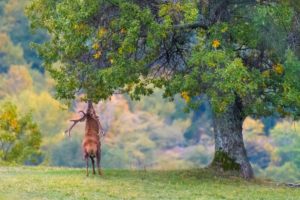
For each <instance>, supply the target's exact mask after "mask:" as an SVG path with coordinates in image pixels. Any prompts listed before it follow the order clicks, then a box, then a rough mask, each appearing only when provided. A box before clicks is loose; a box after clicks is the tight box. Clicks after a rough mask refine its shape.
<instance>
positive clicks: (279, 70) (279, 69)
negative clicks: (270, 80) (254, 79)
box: [273, 64, 284, 75]
mask: <svg viewBox="0 0 300 200" xmlns="http://www.w3.org/2000/svg"><path fill="white" fill-rule="evenodd" d="M273 70H274V71H275V72H276V74H278V75H281V74H283V72H284V67H283V66H282V65H281V64H276V65H274V66H273Z"/></svg>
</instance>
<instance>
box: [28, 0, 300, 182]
mask: <svg viewBox="0 0 300 200" xmlns="http://www.w3.org/2000/svg"><path fill="white" fill-rule="evenodd" d="M27 14H28V16H29V18H30V20H31V25H32V27H33V28H42V29H46V30H47V31H48V33H49V35H50V36H51V39H50V40H49V41H47V42H46V43H44V44H42V45H36V47H37V48H38V50H39V52H40V54H41V55H42V56H43V57H44V60H45V66H46V69H47V70H48V71H49V72H50V73H51V74H52V76H53V77H54V78H55V79H56V81H57V88H56V89H57V96H58V97H59V98H62V99H73V98H75V96H76V95H77V94H79V93H80V94H85V96H86V98H87V99H92V100H93V101H95V102H96V101H98V100H100V99H107V98H109V97H110V96H111V95H113V94H114V93H116V92H117V93H128V94H130V96H131V97H132V98H133V99H139V97H140V96H141V95H149V94H151V93H152V92H153V88H154V87H159V88H163V89H164V91H165V93H164V96H165V97H166V98H169V99H172V98H173V96H174V95H176V94H181V96H182V97H183V98H185V99H186V101H187V104H188V106H190V107H191V108H197V106H198V105H199V104H201V99H203V98H199V97H200V96H204V97H206V98H207V99H208V100H209V102H210V104H211V107H212V110H213V114H214V121H213V125H214V133H215V150H216V151H215V157H214V160H213V163H212V166H215V167H218V168H221V169H224V170H237V171H238V172H240V174H241V175H242V176H243V177H245V178H251V177H253V171H252V168H251V165H250V164H249V161H248V159H247V155H246V151H245V147H244V142H243V136H242V125H243V121H244V119H245V118H246V117H247V116H252V117H260V116H268V115H277V116H278V117H284V116H290V117H293V118H295V119H296V118H298V117H299V116H300V99H299V96H300V84H298V82H299V81H300V75H299V74H300V62H299V60H298V57H297V56H299V43H300V42H299V34H298V33H299V27H300V25H299V1H297V0H278V1H267V0H266V1H258V0H240V1H239V0H211V1H207V0H151V1H150V0H148V1H146V0H129V1H128V0H74V1H69V0H32V1H31V4H30V5H29V6H28V8H27ZM54 63H55V65H53V64H54Z"/></svg>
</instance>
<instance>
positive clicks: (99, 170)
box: [96, 149, 103, 176]
mask: <svg viewBox="0 0 300 200" xmlns="http://www.w3.org/2000/svg"><path fill="white" fill-rule="evenodd" d="M96 160H97V168H98V173H99V175H100V176H102V175H103V173H102V170H101V165H100V161H101V149H99V150H98V151H97V154H96Z"/></svg>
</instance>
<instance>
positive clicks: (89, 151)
mask: <svg viewBox="0 0 300 200" xmlns="http://www.w3.org/2000/svg"><path fill="white" fill-rule="evenodd" d="M80 112H81V113H83V114H84V115H83V117H81V118H80V119H77V120H71V121H72V122H73V125H72V126H71V127H70V128H69V129H68V130H66V133H67V132H68V133H69V136H70V132H71V130H72V128H73V127H74V126H75V125H76V124H77V123H78V122H81V121H84V120H85V121H86V122H85V134H84V138H83V141H82V150H83V157H84V159H85V161H86V175H87V176H88V175H89V171H88V167H89V164H88V163H89V158H90V159H91V161H92V166H93V174H96V172H95V159H96V164H97V168H98V173H99V175H102V171H101V166H100V160H101V142H100V133H102V135H103V133H104V132H103V129H102V126H101V124H100V121H99V118H98V116H97V115H96V112H95V110H94V107H93V103H92V101H88V108H87V111H86V113H85V112H83V111H80Z"/></svg>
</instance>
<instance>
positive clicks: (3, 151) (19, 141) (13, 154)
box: [0, 103, 41, 164]
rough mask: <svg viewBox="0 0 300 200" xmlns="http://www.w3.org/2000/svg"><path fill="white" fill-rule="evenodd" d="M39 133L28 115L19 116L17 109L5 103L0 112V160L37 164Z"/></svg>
mask: <svg viewBox="0 0 300 200" xmlns="http://www.w3.org/2000/svg"><path fill="white" fill-rule="evenodd" d="M40 144H41V133H40V131H39V128H38V126H37V125H36V123H34V122H33V121H32V118H31V115H30V114H25V115H23V116H19V113H18V112H17V107H16V106H14V105H13V104H11V103H5V104H4V105H2V106H1V110H0V159H1V160H2V161H5V162H16V163H21V164H38V163H39V162H41V160H40V157H41V153H40Z"/></svg>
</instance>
